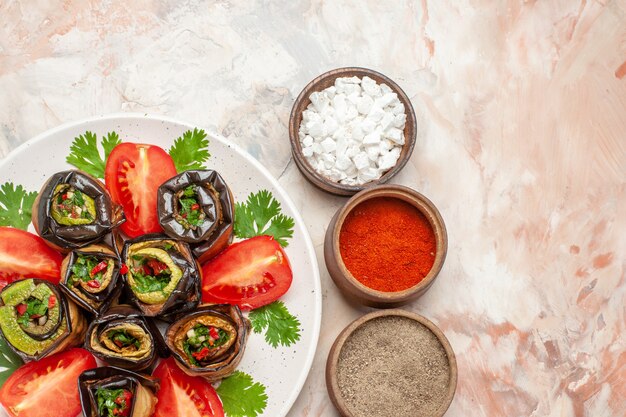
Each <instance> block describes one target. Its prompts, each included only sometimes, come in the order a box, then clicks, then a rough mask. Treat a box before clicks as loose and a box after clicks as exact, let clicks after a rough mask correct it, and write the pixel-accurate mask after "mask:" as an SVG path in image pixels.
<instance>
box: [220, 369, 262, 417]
mask: <svg viewBox="0 0 626 417" xmlns="http://www.w3.org/2000/svg"><path fill="white" fill-rule="evenodd" d="M217 395H219V396H220V400H222V405H223V406H224V411H225V412H226V415H227V416H228V417H256V416H258V415H259V414H261V413H262V412H263V410H265V407H266V406H267V394H266V393H265V386H263V385H262V384H260V383H258V382H254V380H253V379H252V377H251V376H250V375H248V374H246V373H244V372H241V371H235V372H234V373H233V374H232V375H230V376H229V377H227V378H224V379H223V380H222V383H221V384H220V386H219V387H218V388H217Z"/></svg>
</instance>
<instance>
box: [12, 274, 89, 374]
mask: <svg viewBox="0 0 626 417" xmlns="http://www.w3.org/2000/svg"><path fill="white" fill-rule="evenodd" d="M0 329H1V330H2V336H3V337H4V339H5V340H6V341H7V342H8V343H7V344H8V345H9V347H10V348H11V349H12V350H13V351H14V352H15V353H16V354H17V355H19V356H20V357H21V358H22V359H23V360H24V362H29V361H34V360H39V359H41V358H43V357H45V356H48V355H51V354H53V353H56V352H60V351H62V350H65V349H67V348H69V347H72V346H78V345H80V344H82V343H83V340H84V339H85V331H86V329H87V322H86V321H85V318H84V317H83V316H82V314H81V312H80V309H79V308H78V306H76V304H74V303H73V302H72V301H70V300H68V299H67V298H66V297H65V295H64V294H63V293H61V292H60V291H59V289H58V288H57V287H56V286H55V285H54V284H52V283H50V282H48V281H45V280H42V279H33V278H29V279H24V280H20V281H16V282H14V283H12V284H9V285H7V286H6V287H5V288H4V289H3V290H2V292H0Z"/></svg>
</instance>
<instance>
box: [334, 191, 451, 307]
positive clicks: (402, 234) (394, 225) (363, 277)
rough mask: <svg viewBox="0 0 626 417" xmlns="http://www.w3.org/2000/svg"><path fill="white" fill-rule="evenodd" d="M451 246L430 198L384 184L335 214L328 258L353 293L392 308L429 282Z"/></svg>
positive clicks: (364, 301)
mask: <svg viewBox="0 0 626 417" xmlns="http://www.w3.org/2000/svg"><path fill="white" fill-rule="evenodd" d="M447 248H448V237H447V233H446V227H445V224H444V222H443V219H442V217H441V214H440V213H439V211H438V210H437V208H436V207H435V205H434V204H433V203H432V202H431V201H430V200H429V199H428V198H426V197H425V196H423V195H422V194H420V193H418V192H417V191H415V190H413V189H411V188H409V187H404V186H401V185H379V186H376V187H372V188H369V189H366V190H364V191H361V192H360V193H358V194H356V195H355V196H354V197H352V198H351V199H350V200H348V202H347V203H346V204H345V205H344V206H343V207H342V208H341V209H339V211H338V212H337V213H336V214H335V216H334V217H333V219H332V220H331V223H330V225H329V227H328V229H327V230H326V237H325V241H324V259H325V261H326V267H327V269H328V272H329V273H330V276H331V278H332V279H333V281H334V282H335V284H336V285H337V287H338V288H339V289H340V290H341V291H342V292H343V293H344V294H345V295H346V296H347V297H348V298H351V299H354V300H356V301H357V302H359V303H362V304H365V305H369V306H373V307H380V308H389V307H396V306H399V305H402V304H406V303H408V302H410V301H413V300H415V299H416V298H418V297H420V296H421V295H422V294H424V293H425V292H426V291H427V290H428V289H429V288H430V286H431V285H432V284H433V282H434V281H435V278H437V276H438V274H439V272H440V271H441V268H442V266H443V262H444V260H445V257H446V252H447Z"/></svg>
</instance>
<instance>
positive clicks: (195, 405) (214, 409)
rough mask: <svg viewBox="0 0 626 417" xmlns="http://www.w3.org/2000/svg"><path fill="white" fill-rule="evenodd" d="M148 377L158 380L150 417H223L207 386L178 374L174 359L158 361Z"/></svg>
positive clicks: (213, 395)
mask: <svg viewBox="0 0 626 417" xmlns="http://www.w3.org/2000/svg"><path fill="white" fill-rule="evenodd" d="M152 376H155V377H157V378H159V379H160V380H161V388H160V389H159V392H158V393H157V399H158V402H157V405H156V410H155V412H154V415H153V417H224V408H223V407H222V402H221V401H220V398H219V397H218V395H217V393H216V392H215V389H213V387H212V386H211V384H210V383H209V382H208V381H207V380H206V379H204V378H202V377H199V376H189V375H187V374H186V373H184V372H183V371H181V370H180V368H179V367H178V365H176V361H175V360H174V358H168V359H165V360H163V361H161V363H159V366H157V367H156V369H155V370H154V372H153V373H152Z"/></svg>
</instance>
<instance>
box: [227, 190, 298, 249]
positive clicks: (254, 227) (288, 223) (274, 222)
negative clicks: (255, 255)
mask: <svg viewBox="0 0 626 417" xmlns="http://www.w3.org/2000/svg"><path fill="white" fill-rule="evenodd" d="M294 224H295V223H294V220H293V218H291V217H289V216H286V215H284V214H282V213H281V208H280V202H279V201H278V200H276V199H275V198H274V196H273V195H272V193H271V192H269V191H267V190H261V191H259V192H257V193H251V194H250V195H248V199H247V200H246V202H245V203H237V204H236V205H235V236H237V237H239V238H247V237H254V236H261V235H270V236H274V239H276V241H277V242H278V243H280V245H281V246H283V247H285V246H287V245H288V244H289V242H287V238H290V237H292V236H293V226H294Z"/></svg>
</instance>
